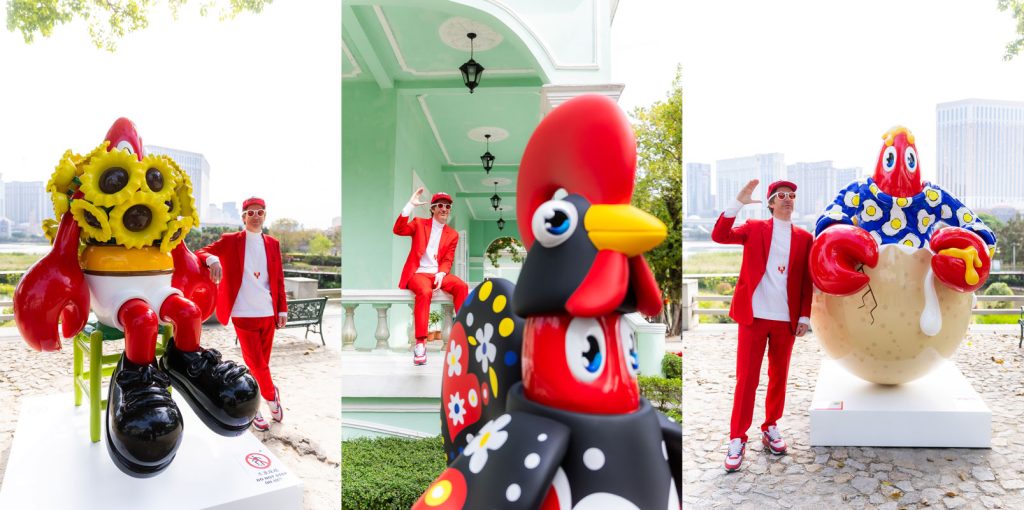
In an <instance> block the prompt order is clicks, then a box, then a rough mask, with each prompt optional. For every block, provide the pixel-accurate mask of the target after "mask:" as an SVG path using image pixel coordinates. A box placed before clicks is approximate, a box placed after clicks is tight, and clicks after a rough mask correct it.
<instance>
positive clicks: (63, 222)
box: [14, 118, 259, 477]
mask: <svg viewBox="0 0 1024 510" xmlns="http://www.w3.org/2000/svg"><path fill="white" fill-rule="evenodd" d="M47 191H49V192H50V197H51V199H52V201H53V205H54V214H55V216H56V217H57V218H59V219H60V223H59V224H58V223H57V222H56V221H55V220H53V219H49V220H46V221H44V222H43V229H44V232H45V233H46V234H47V237H49V238H50V239H52V240H53V248H52V250H51V251H50V253H49V254H47V255H46V256H45V257H43V258H42V259H41V260H40V261H39V262H37V263H36V264H35V265H33V266H32V267H30V268H29V269H28V271H27V272H26V273H25V276H24V277H23V278H22V280H21V282H20V283H19V284H18V287H17V289H16V290H15V293H14V320H15V322H16V323H17V325H18V329H19V331H21V334H22V336H23V337H24V338H25V341H26V342H27V343H28V344H29V346H30V347H32V348H33V349H36V350H44V351H54V350H59V349H60V346H61V344H60V337H59V336H58V332H57V324H58V322H59V323H61V326H62V328H61V329H62V331H61V333H62V334H63V336H64V337H65V338H68V337H71V336H74V335H76V334H78V333H79V332H80V331H82V329H83V328H84V326H85V323H86V320H87V317H88V315H89V310H90V305H91V309H92V311H93V313H95V314H96V317H97V319H98V322H99V324H100V325H101V326H104V327H106V328H107V329H115V330H121V331H123V332H124V338H125V352H124V354H123V355H122V357H121V360H120V361H119V362H118V364H117V367H116V368H115V370H114V373H113V376H112V378H111V382H110V387H109V393H108V398H107V402H108V403H107V420H106V433H105V436H106V442H107V450H108V452H109V454H110V458H111V460H113V461H114V464H115V465H116V466H117V467H118V468H119V469H121V470H122V471H123V472H124V473H126V474H128V475H131V476H135V477H147V476H153V475H156V474H157V473H159V472H161V471H162V470H164V469H166V468H167V467H168V466H169V465H170V463H171V461H172V460H173V459H174V455H175V453H176V451H177V449H178V446H179V445H180V444H181V439H182V431H183V430H184V424H183V423H182V415H181V412H180V411H179V410H178V407H177V404H176V403H175V401H174V400H172V399H171V396H170V393H169V391H168V388H169V386H171V385H172V384H173V385H174V387H175V389H177V390H178V391H179V392H180V394H181V396H182V397H183V398H184V399H185V401H187V402H188V403H189V405H190V406H191V407H192V408H193V410H194V411H195V412H196V414H197V415H198V416H199V417H200V418H201V419H202V420H203V422H204V423H205V424H206V425H207V426H209V427H210V428H211V429H212V430H213V431H214V432H217V433H219V434H222V435H229V436H230V435H237V434H241V433H242V432H244V431H245V430H246V429H247V428H248V427H249V425H250V424H251V423H252V419H253V417H254V416H255V414H256V410H257V408H258V406H259V387H258V385H257V383H256V380H255V379H254V378H253V377H252V375H251V374H249V372H248V370H247V369H246V368H245V367H244V366H240V365H238V364H236V363H235V362H233V361H224V360H222V359H221V355H220V353H219V352H217V351H216V350H213V349H204V348H202V347H200V346H199V338H200V334H201V330H202V322H203V320H204V319H205V318H207V317H209V316H210V314H211V313H212V312H213V308H214V306H215V295H216V287H215V286H214V284H213V282H212V281H211V280H210V277H209V272H208V270H207V269H206V268H204V267H202V265H201V264H200V263H199V260H198V258H197V257H196V256H195V254H193V253H192V252H191V251H189V249H188V247H187V246H186V245H185V242H184V239H185V235H186V234H187V233H188V231H189V229H191V228H192V227H193V226H196V225H198V224H199V217H198V215H197V214H196V211H195V205H194V200H193V198H192V184H191V181H190V179H189V177H188V174H187V173H186V172H185V171H183V170H182V169H181V168H180V167H178V165H177V164H176V163H175V162H174V161H173V160H172V159H170V158H168V157H166V156H161V155H146V153H145V149H144V146H143V145H142V138H141V137H140V136H139V134H138V132H137V131H136V129H135V125H134V124H132V122H131V121H130V120H128V119H125V118H120V119H117V121H115V122H114V124H113V126H112V127H111V128H110V130H109V131H108V132H107V136H106V139H105V140H104V142H103V143H102V144H100V146H98V147H97V148H96V149H94V150H93V151H92V152H90V153H89V154H87V155H85V156H81V155H78V154H74V153H72V152H71V151H68V152H66V153H65V154H64V157H62V158H61V161H60V163H58V165H57V167H56V170H55V171H54V173H53V176H52V178H51V179H50V181H49V182H48V183H47ZM161 323H163V324H170V325H172V326H173V331H174V336H173V337H172V338H171V339H170V340H169V341H168V343H167V347H166V350H165V352H164V355H163V357H161V358H160V359H159V360H157V359H156V353H155V350H156V341H157V335H158V332H159V327H160V324H161Z"/></svg>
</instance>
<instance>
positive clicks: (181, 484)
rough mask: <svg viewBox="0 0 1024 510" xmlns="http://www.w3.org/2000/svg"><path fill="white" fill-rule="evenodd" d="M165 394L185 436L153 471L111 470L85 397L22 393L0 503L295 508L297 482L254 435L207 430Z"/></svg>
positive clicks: (154, 509)
mask: <svg viewBox="0 0 1024 510" xmlns="http://www.w3.org/2000/svg"><path fill="white" fill-rule="evenodd" d="M172 395H173V396H174V399H175V400H176V401H177V403H178V407H179V408H180V409H181V412H182V417H183V418H184V420H185V430H184V438H183V439H182V442H181V447H180V448H179V449H178V453H177V455H176V456H175V458H174V462H172V463H171V465H170V466H169V467H168V468H167V469H166V470H164V471H163V472H162V473H160V474H159V475H156V476H154V477H152V478H132V477H130V476H128V475H126V474H124V473H122V472H121V471H120V470H118V469H117V467H116V466H114V463H113V461H112V460H110V457H109V454H108V453H107V446H106V443H105V441H106V439H105V438H104V437H103V435H102V434H101V436H100V441H99V442H98V443H93V442H90V441H89V410H88V407H86V404H85V402H84V399H83V405H82V406H80V407H75V406H74V400H73V398H72V396H71V394H62V395H50V396H44V397H31V398H25V399H23V400H22V404H21V412H20V414H19V415H18V427H17V429H16V431H15V435H14V444H13V445H12V446H11V454H10V457H9V458H8V461H7V469H6V471H5V474H4V481H3V486H2V487H0V508H39V509H50V508H54V509H64V508H76V509H79V508H80V509H92V508H97V509H104V510H111V509H115V508H117V509H120V508H124V509H140V510H158V509H167V510H172V509H173V510H182V509H186V508H187V509H193V508H196V509H199V508H216V509H219V510H235V509H238V510H242V509H245V510H252V509H254V508H274V509H300V508H302V481H301V480H299V478H298V477H296V476H295V475H294V474H292V473H291V472H290V471H289V470H288V467H287V466H285V465H284V464H283V463H282V462H281V461H280V460H278V458H277V457H275V456H274V454H273V453H271V452H270V451H269V450H268V449H267V448H266V447H265V446H263V443H261V442H260V441H259V440H257V439H256V437H255V436H253V435H252V434H251V433H249V432H246V433H244V434H242V435H241V436H238V437H222V436H220V435H217V434H214V433H213V432H211V431H210V429H208V428H207V427H206V425H204V424H203V422H202V421H201V420H200V419H199V418H198V417H197V416H196V415H195V413H193V412H192V409H191V408H190V407H189V406H188V404H186V403H185V402H184V401H183V400H182V399H181V398H180V396H179V395H178V393H177V392H176V391H172ZM104 419H105V418H104ZM102 427H103V423H102V422H101V429H102Z"/></svg>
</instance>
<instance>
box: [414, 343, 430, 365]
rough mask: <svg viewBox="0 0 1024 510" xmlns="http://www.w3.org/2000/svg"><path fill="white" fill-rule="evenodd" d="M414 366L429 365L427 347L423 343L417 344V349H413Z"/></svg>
mask: <svg viewBox="0 0 1024 510" xmlns="http://www.w3.org/2000/svg"><path fill="white" fill-rule="evenodd" d="M412 364H413V365H426V364H427V346H426V345H424V344H423V342H417V343H416V347H413V349H412Z"/></svg>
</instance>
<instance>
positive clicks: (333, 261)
mask: <svg viewBox="0 0 1024 510" xmlns="http://www.w3.org/2000/svg"><path fill="white" fill-rule="evenodd" d="M285 258H286V259H288V262H291V263H293V264H309V265H311V266H331V267H341V255H313V254H310V253H289V254H287V255H285Z"/></svg>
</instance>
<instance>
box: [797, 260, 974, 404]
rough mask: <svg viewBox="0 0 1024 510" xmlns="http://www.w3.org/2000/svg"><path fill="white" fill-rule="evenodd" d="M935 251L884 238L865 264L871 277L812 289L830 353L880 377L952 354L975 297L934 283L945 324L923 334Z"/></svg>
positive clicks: (902, 378)
mask: <svg viewBox="0 0 1024 510" xmlns="http://www.w3.org/2000/svg"><path fill="white" fill-rule="evenodd" d="M931 259H932V254H931V252H929V251H928V250H917V249H906V248H901V247H900V246H899V245H895V244H890V245H885V246H883V247H882V248H881V250H880V252H879V256H878V265H876V266H875V267H874V268H871V267H867V266H865V267H864V273H865V274H866V275H868V277H869V278H870V279H871V280H870V283H869V284H868V287H866V288H864V289H863V290H862V291H861V292H858V293H854V294H851V295H848V296H836V295H832V294H826V293H824V292H815V294H814V300H813V301H812V304H811V326H812V327H813V328H814V333H815V336H817V338H818V340H819V341H820V342H821V345H822V347H824V349H825V353H826V354H827V355H828V356H829V357H830V358H832V359H835V360H836V361H838V362H839V364H840V365H842V366H843V367H844V368H846V369H847V370H849V371H850V372H851V373H853V374H854V375H856V376H858V377H860V378H861V379H865V380H868V381H871V382H875V383H879V384H902V383H905V382H909V381H912V380H914V379H917V378H918V377H921V376H923V375H924V374H926V373H927V372H928V371H929V370H931V369H932V367H934V366H935V365H936V364H937V363H938V362H940V361H942V360H944V359H948V358H951V357H952V356H953V354H954V353H955V352H956V349H957V347H958V346H959V345H960V341H961V340H962V339H963V337H964V333H966V332H967V326H968V325H969V324H970V322H971V302H972V297H971V294H966V293H961V292H956V291H955V290H953V289H950V288H947V287H945V286H943V285H933V287H934V293H935V295H936V297H937V301H938V306H939V310H940V313H941V314H942V326H941V329H940V330H939V332H938V333H937V334H936V335H935V336H928V335H926V334H925V333H924V332H923V331H922V330H921V326H920V320H919V319H920V317H921V316H922V314H923V312H924V309H925V301H926V299H925V292H926V290H925V286H926V282H925V276H926V274H927V273H928V269H929V268H930V263H931ZM931 283H932V282H928V284H931Z"/></svg>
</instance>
